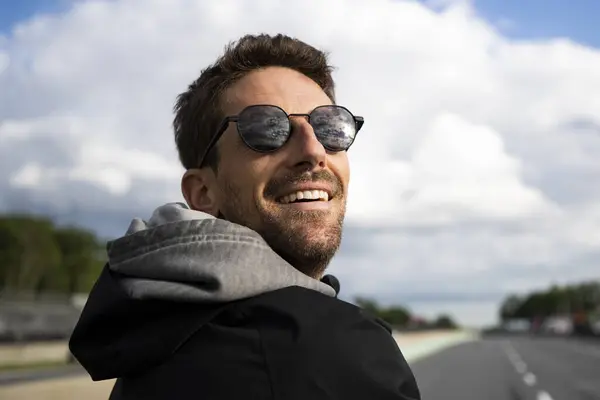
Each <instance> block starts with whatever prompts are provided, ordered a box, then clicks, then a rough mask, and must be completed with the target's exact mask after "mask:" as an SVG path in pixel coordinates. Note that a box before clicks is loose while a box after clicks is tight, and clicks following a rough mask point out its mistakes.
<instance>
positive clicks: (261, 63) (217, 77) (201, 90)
mask: <svg viewBox="0 0 600 400" xmlns="http://www.w3.org/2000/svg"><path fill="white" fill-rule="evenodd" d="M271 66H279V67H287V68H290V69H293V70H295V71H298V72H300V73H302V74H304V75H306V76H307V77H309V78H311V79H312V80H313V81H315V82H316V83H317V84H318V85H319V86H320V87H321V88H322V89H323V91H324V92H325V93H326V94H327V96H329V98H330V99H331V101H332V102H334V103H335V91H334V82H333V78H332V76H331V72H332V69H333V68H332V67H331V66H330V65H329V64H328V60H327V54H326V53H324V52H323V51H320V50H317V49H316V48H314V47H312V46H310V45H308V44H306V43H304V42H302V41H300V40H298V39H295V38H292V37H289V36H286V35H282V34H279V35H276V36H270V35H266V34H261V35H246V36H243V37H242V38H241V39H239V40H238V41H237V42H231V43H229V44H228V45H227V46H226V47H225V52H224V54H223V55H222V56H220V57H219V58H218V59H217V61H216V62H215V63H214V64H212V65H210V66H209V67H208V68H206V69H204V70H203V71H202V72H201V74H200V77H199V78H198V79H196V80H195V81H194V82H192V84H191V85H189V87H188V89H187V91H185V92H183V93H181V94H180V95H179V96H178V97H177V102H176V104H175V107H174V111H175V119H174V121H173V128H174V130H175V143H176V145H177V151H178V152H179V159H180V160H181V163H182V164H183V166H184V168H185V169H192V168H198V163H199V158H200V157H201V155H202V153H203V152H204V150H205V149H206V146H207V145H208V142H209V141H210V140H211V138H212V136H213V135H214V134H215V133H216V132H215V131H216V130H217V129H218V127H219V124H220V123H221V121H222V120H223V118H224V117H225V115H223V112H222V110H221V106H220V100H221V95H222V94H223V92H224V91H225V90H226V89H227V88H229V87H230V86H231V85H232V84H234V83H235V82H236V81H238V80H239V79H241V78H242V77H244V76H245V75H246V74H248V73H249V72H251V71H254V70H257V69H260V68H266V67H271ZM218 163H219V154H218V152H217V151H216V147H214V148H213V151H211V152H210V153H209V154H208V156H207V158H206V165H208V166H210V167H211V168H213V169H214V170H215V171H216V170H217V166H218Z"/></svg>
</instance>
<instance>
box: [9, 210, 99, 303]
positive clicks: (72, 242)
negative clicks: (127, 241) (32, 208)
mask: <svg viewBox="0 0 600 400" xmlns="http://www.w3.org/2000/svg"><path fill="white" fill-rule="evenodd" d="M105 245H106V243H105V241H103V240H100V239H99V238H98V237H97V236H96V235H95V234H94V233H93V232H92V231H89V230H86V229H82V228H79V227H73V226H58V225H56V224H55V223H53V222H52V221H51V220H50V219H48V218H45V217H41V216H33V215H1V216H0V293H3V294H4V295H10V294H20V293H32V294H34V295H35V294H40V293H56V294H62V295H72V294H74V293H79V292H85V293H87V292H89V291H90V290H91V288H92V286H93V285H94V282H95V281H96V279H97V277H98V275H99V274H100V271H101V269H102V267H103V266H104V263H105Z"/></svg>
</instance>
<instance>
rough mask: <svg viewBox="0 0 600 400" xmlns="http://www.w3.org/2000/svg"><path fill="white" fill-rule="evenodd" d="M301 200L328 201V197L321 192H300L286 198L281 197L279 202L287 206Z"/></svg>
mask: <svg viewBox="0 0 600 400" xmlns="http://www.w3.org/2000/svg"><path fill="white" fill-rule="evenodd" d="M302 199H310V200H320V201H329V195H328V194H327V192H325V191H323V190H302V191H298V192H295V193H290V194H288V195H287V196H283V197H282V198H281V199H280V200H279V202H280V203H282V204H288V203H293V202H295V201H296V200H302Z"/></svg>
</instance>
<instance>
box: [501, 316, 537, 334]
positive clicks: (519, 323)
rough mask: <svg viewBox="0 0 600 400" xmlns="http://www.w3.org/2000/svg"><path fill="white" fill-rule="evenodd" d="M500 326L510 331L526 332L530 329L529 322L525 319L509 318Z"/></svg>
mask: <svg viewBox="0 0 600 400" xmlns="http://www.w3.org/2000/svg"><path fill="white" fill-rule="evenodd" d="M502 328H504V330H505V331H507V332H510V333H527V332H529V331H530V330H531V322H529V320H527V319H524V318H523V319H510V320H507V321H505V322H504V323H503V324H502Z"/></svg>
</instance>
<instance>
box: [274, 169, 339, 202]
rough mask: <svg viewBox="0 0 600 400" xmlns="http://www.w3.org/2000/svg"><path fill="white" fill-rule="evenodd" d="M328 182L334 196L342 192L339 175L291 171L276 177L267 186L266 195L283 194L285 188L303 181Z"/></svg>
mask: <svg viewBox="0 0 600 400" xmlns="http://www.w3.org/2000/svg"><path fill="white" fill-rule="evenodd" d="M308 182H311V183H327V184H329V186H331V191H332V193H331V194H332V197H337V196H339V195H340V194H341V193H342V190H343V189H342V188H343V186H342V182H341V181H340V179H338V177H336V176H335V175H333V174H332V173H331V172H328V171H324V170H321V171H316V172H308V171H305V172H301V173H298V172H295V173H294V172H291V173H289V174H286V175H284V176H281V177H278V178H274V179H273V180H271V181H270V182H269V183H268V184H267V186H266V187H265V191H264V192H265V197H275V196H277V195H281V192H282V190H283V189H285V188H286V187H289V186H294V185H298V184H302V183H308Z"/></svg>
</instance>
